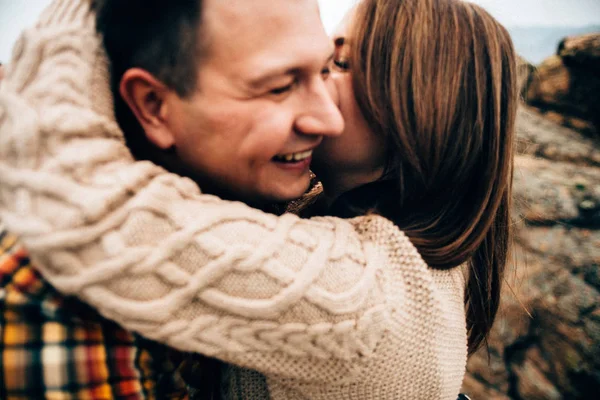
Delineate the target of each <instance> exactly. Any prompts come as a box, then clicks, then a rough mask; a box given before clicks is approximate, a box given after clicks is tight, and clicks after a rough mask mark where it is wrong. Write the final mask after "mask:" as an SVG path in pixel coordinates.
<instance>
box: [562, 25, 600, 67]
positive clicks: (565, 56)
mask: <svg viewBox="0 0 600 400" xmlns="http://www.w3.org/2000/svg"><path fill="white" fill-rule="evenodd" d="M557 54H558V55H559V56H560V58H562V60H563V62H564V63H565V65H567V66H569V67H580V68H586V69H589V70H590V71H591V72H592V73H595V74H597V75H598V74H600V34H597V33H596V34H593V33H592V34H588V35H581V36H576V37H568V38H565V39H563V40H562V41H561V42H560V44H559V45H558V51H557Z"/></svg>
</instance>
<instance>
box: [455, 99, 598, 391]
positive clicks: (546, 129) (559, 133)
mask: <svg viewBox="0 0 600 400" xmlns="http://www.w3.org/2000/svg"><path fill="white" fill-rule="evenodd" d="M517 134H518V155H517V157H516V162H515V174H514V194H515V202H514V210H513V211H514V215H515V225H514V251H513V254H512V258H511V260H512V261H511V263H510V266H509V270H508V271H507V274H506V283H505V285H504V288H503V294H502V301H501V306H500V311H499V313H498V316H497V318H496V322H495V324H494V327H493V329H492V332H491V334H490V337H489V340H488V343H489V353H488V352H486V350H485V349H482V350H480V351H479V352H478V353H476V354H475V355H473V356H472V357H471V358H470V359H469V363H468V366H467V375H466V376H465V380H464V383H463V392H464V393H466V394H468V395H469V396H471V397H472V398H473V399H474V400H482V399H484V400H487V399H492V400H500V399H502V400H526V399H527V400H528V399H544V400H546V399H557V400H559V399H576V400H579V399H596V398H598V395H599V393H600V148H599V147H600V146H599V145H598V142H597V141H595V140H594V139H592V138H586V137H584V136H582V135H581V134H579V133H577V132H574V131H572V130H570V129H567V128H565V127H562V126H559V125H557V124H556V123H554V122H552V121H550V120H548V119H546V118H544V117H543V116H541V115H540V114H538V113H537V112H536V111H535V110H532V109H531V108H530V107H527V106H524V107H522V108H521V110H519V114H518V118H517Z"/></svg>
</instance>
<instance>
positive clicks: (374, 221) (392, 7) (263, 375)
mask: <svg viewBox="0 0 600 400" xmlns="http://www.w3.org/2000/svg"><path fill="white" fill-rule="evenodd" d="M341 42H342V41H341V40H338V45H339V50H340V51H339V52H338V56H337V57H336V59H335V62H334V64H335V66H334V68H336V69H337V70H336V71H335V72H334V74H333V77H334V79H335V80H336V84H337V88H338V92H339V93H338V95H339V102H340V108H341V110H342V113H343V114H344V117H345V118H346V122H347V126H348V128H347V130H346V132H345V134H344V135H342V136H341V137H340V138H339V139H335V140H330V141H327V142H326V143H324V144H323V148H322V149H321V150H320V154H321V156H320V157H319V156H318V155H316V164H315V170H316V172H317V174H318V176H319V178H320V179H321V180H322V182H323V187H324V197H323V198H322V199H320V201H319V204H320V205H322V204H324V207H325V209H326V211H325V212H324V214H333V215H336V216H338V217H343V218H348V217H356V218H352V219H343V218H333V217H325V218H314V219H300V218H298V217H296V216H294V215H290V214H287V215H284V216H281V217H276V216H273V215H269V214H265V213H262V212H260V211H258V210H254V209H251V208H249V207H246V206H244V205H242V204H239V203H228V202H224V201H220V200H218V199H215V198H214V197H210V196H203V195H202V194H200V193H199V191H198V189H197V188H196V187H195V185H193V184H191V182H190V181H189V180H183V179H180V178H178V177H176V176H173V175H170V174H165V173H163V172H161V171H159V170H156V169H152V168H149V167H148V166H147V164H139V163H135V162H133V161H131V160H129V159H128V158H127V156H126V155H123V156H122V157H121V158H118V159H117V160H116V161H115V160H114V158H115V157H114V156H112V158H111V157H108V158H106V159H103V158H102V157H101V154H100V151H101V148H103V147H102V146H100V144H102V143H109V142H110V144H111V146H115V143H117V144H116V145H117V146H118V145H120V146H121V149H122V146H123V145H122V143H120V142H119V140H120V138H118V137H117V138H115V137H114V136H113V135H112V134H111V133H110V132H112V131H111V129H112V128H111V126H110V124H105V123H104V122H102V121H103V120H102V119H100V118H99V117H97V118H96V117H94V118H91V120H90V121H91V122H89V126H87V127H86V134H85V135H79V136H76V135H72V132H73V131H71V130H69V129H67V128H65V130H64V131H61V130H60V129H61V128H60V127H61V126H62V125H60V124H58V126H57V127H54V128H55V129H56V130H57V131H58V132H59V133H63V134H64V135H65V136H64V137H68V135H71V136H73V137H74V139H73V140H76V141H79V142H78V143H80V144H81V143H85V142H86V141H87V146H88V147H89V148H91V146H92V145H94V146H95V147H94V150H95V151H98V153H94V157H93V160H92V161H90V164H89V165H87V166H86V168H88V167H89V169H86V168H83V169H80V170H78V171H73V176H72V177H70V178H69V177H67V178H64V177H62V178H61V179H67V180H66V181H65V180H61V182H62V183H65V182H67V181H68V182H69V183H68V185H67V184H66V183H65V186H63V188H70V190H73V191H74V192H75V193H76V194H77V196H74V197H75V198H76V199H87V201H77V204H76V207H74V203H73V202H70V200H69V201H67V200H66V199H65V198H64V196H62V197H61V195H60V193H59V192H53V190H54V188H53V187H50V186H51V185H47V184H46V185H43V184H42V183H40V181H39V180H38V181H37V182H38V183H36V184H33V183H31V182H29V186H27V185H26V184H25V183H23V182H19V185H21V186H19V187H20V188H23V187H26V188H28V189H26V190H30V193H34V195H39V196H40V197H36V204H38V203H37V202H38V201H39V202H40V203H39V204H49V203H42V202H43V201H52V202H54V203H53V207H54V208H53V209H56V208H55V207H56V203H59V205H60V206H61V207H64V210H65V216H66V217H67V218H65V219H64V220H63V219H61V222H60V223H59V225H60V226H61V227H60V228H57V229H56V231H57V232H49V231H48V230H47V229H44V228H42V229H40V228H39V227H40V225H42V223H43V222H47V221H48V220H50V221H56V219H49V218H51V217H49V216H48V215H46V214H45V213H47V212H48V211H45V208H44V207H43V206H37V207H32V208H31V210H30V212H32V213H36V216H39V217H40V218H39V219H38V220H36V221H37V222H39V223H40V225H34V224H31V225H28V227H27V228H28V229H30V231H31V232H38V233H40V234H37V235H31V236H29V237H28V238H27V242H26V244H27V245H28V247H29V248H30V249H31V250H32V251H35V254H36V256H37V257H38V259H39V260H40V261H41V264H42V265H43V266H44V269H43V271H44V273H45V276H46V277H47V278H48V279H49V280H50V281H51V282H52V283H53V285H54V286H56V287H57V288H58V289H59V290H61V291H62V292H65V293H69V294H74V295H77V296H79V297H81V298H83V299H84V300H86V301H87V302H89V303H90V304H92V305H93V306H94V307H97V308H98V310H100V311H101V312H102V313H103V314H104V315H105V316H107V317H109V318H111V319H114V320H115V321H117V322H119V323H120V324H121V325H123V326H124V327H126V328H128V329H130V330H134V331H136V332H139V333H141V334H142V335H144V336H147V337H149V338H151V339H154V340H157V341H161V342H164V343H167V344H169V345H170V346H173V347H176V348H178V349H181V350H186V351H193V352H198V353H201V354H204V355H208V356H212V357H215V358H218V359H220V360H223V361H225V362H228V363H231V364H232V365H236V366H237V367H231V368H228V369H227V371H226V373H225V374H224V382H225V383H226V384H227V385H225V387H226V390H225V394H226V396H227V397H232V398H234V397H235V398H249V399H255V398H267V397H270V398H272V399H300V398H309V399H345V398H359V399H370V398H373V399H398V398H422V399H452V400H454V399H455V398H456V396H457V394H458V392H459V389H460V386H461V383H462V378H463V374H464V370H465V363H466V356H467V334H468V351H469V352H473V351H474V350H475V349H476V348H477V347H478V346H479V344H480V343H481V342H482V341H483V340H484V339H485V337H486V336H487V334H488V332H489V329H490V327H491V324H492V322H493V319H494V316H495V313H496V310H497V306H498V297H499V290H500V282H501V279H502V272H503V270H504V266H505V263H506V255H507V251H508V237H509V226H510V221H509V216H508V211H509V207H510V195H511V175H512V151H513V150H512V148H513V135H514V130H513V127H514V119H515V110H516V103H517V95H516V80H515V56H514V51H513V48H512V44H511V41H510V38H509V36H508V34H507V32H506V31H505V30H504V29H503V28H502V27H501V26H500V25H499V24H498V23H497V22H496V21H495V20H494V19H493V18H491V17H490V16H489V15H488V14H487V13H486V12H485V11H483V10H482V9H480V8H479V7H477V6H475V5H471V4H468V3H463V2H460V1H456V0H363V2H362V3H361V4H360V5H359V7H358V8H357V10H356V12H355V14H354V15H353V17H352V19H351V22H350V24H349V26H348V30H347V33H346V35H345V38H344V45H342V43H341ZM90 112H91V113H92V115H93V110H90ZM58 122H60V121H58ZM78 129H81V126H79V127H78ZM40 132H41V131H40ZM33 136H34V137H35V134H34V135H33ZM39 139H40V140H41V138H39ZM357 144H359V145H358V146H357ZM106 147H107V148H109V149H110V150H113V149H114V148H115V147H110V146H106ZM111 154H114V153H111ZM119 154H126V152H121V153H119ZM107 159H108V160H109V161H107V163H108V164H107V163H105V160H107ZM112 162H114V163H113V164H111V163H112ZM90 171H91V172H90ZM87 173H91V175H90V176H88V177H87V178H85V179H81V176H80V175H79V174H87ZM95 173H97V174H95ZM111 174H112V175H113V178H115V179H112V181H108V182H110V184H107V183H106V182H107V180H106V179H108V178H110V177H111ZM131 176H135V178H136V179H134V181H135V182H136V184H135V185H132V184H127V183H123V182H124V181H125V179H126V178H130V177H131ZM23 177H24V178H23V179H24V181H27V179H28V177H29V175H23ZM30 178H31V177H30ZM100 178H102V180H100ZM31 179H33V178H31ZM45 179H50V178H47V177H45ZM15 181H17V180H16V178H15ZM129 182H132V181H129ZM36 185H37V186H36ZM42 186H43V189H36V188H40V187H42ZM36 190H38V191H37V192H36ZM47 193H52V196H51V199H50V200H48V199H47V198H43V196H44V195H46V194H47ZM16 198H17V200H16V201H17V202H18V196H16ZM28 198H29V199H30V197H28ZM15 204H16V203H15ZM18 204H20V205H19V207H26V206H27V205H28V204H29V203H28V200H27V201H21V202H19V203H18ZM106 204H111V205H115V204H116V205H118V208H117V209H116V211H114V212H113V211H111V212H108V210H107V209H106V208H104V207H105V205H106ZM97 206H100V207H97ZM81 210H84V211H85V212H84V213H83V214H77V212H78V211H81ZM77 215H84V216H85V217H82V219H77V218H75V217H74V216H77ZM73 220H74V221H76V222H75V223H74V224H72V225H69V221H73ZM6 222H7V224H9V223H10V222H11V221H10V220H8V221H6ZM44 226H47V225H44ZM11 228H12V229H16V228H17V225H16V224H12V226H11ZM75 228H76V229H75ZM21 230H23V229H21ZM461 265H467V266H468V270H469V271H468V272H469V277H468V280H467V281H466V283H465V280H464V278H463V269H462V268H461ZM465 293H466V297H465ZM465 304H466V315H465V308H464V306H465ZM236 396H237V397H236Z"/></svg>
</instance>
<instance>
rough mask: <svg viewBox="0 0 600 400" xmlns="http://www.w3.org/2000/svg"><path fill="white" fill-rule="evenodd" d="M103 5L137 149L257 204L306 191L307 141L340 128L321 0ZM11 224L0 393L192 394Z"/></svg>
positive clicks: (5, 250) (165, 360) (121, 112)
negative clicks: (30, 252) (79, 296)
mask: <svg viewBox="0 0 600 400" xmlns="http://www.w3.org/2000/svg"><path fill="white" fill-rule="evenodd" d="M63 3H64V4H68V3H74V2H72V1H62V2H59V3H58V4H59V6H60V5H61V4H63ZM57 7H58V6H57ZM94 7H95V8H96V10H97V13H98V31H99V32H100V33H101V34H102V35H103V37H104V43H105V46H106V49H107V53H108V55H109V59H110V62H111V67H112V87H113V94H114V98H115V111H116V113H117V118H118V121H119V123H120V125H121V127H122V128H123V130H124V132H125V135H126V138H127V141H128V144H129V147H130V149H131V150H132V153H133V154H134V155H135V156H136V157H137V158H142V159H150V160H152V161H154V162H156V163H159V164H160V165H162V166H164V167H165V168H167V169H169V170H171V171H173V172H177V173H180V174H185V175H187V176H189V177H191V178H193V179H194V180H195V181H196V182H198V183H199V184H200V187H201V188H202V190H203V191H204V192H209V193H213V194H218V195H220V196H222V197H225V198H229V199H236V200H241V201H245V202H247V203H249V204H252V205H255V206H259V207H262V208H268V205H269V204H272V203H273V202H283V201H288V200H291V199H294V198H297V197H299V196H301V195H302V194H303V193H304V191H305V190H306V189H307V187H308V185H309V180H310V175H309V170H308V166H309V163H310V158H311V157H310V156H311V152H312V150H313V149H314V148H315V147H316V146H317V145H318V144H319V142H320V141H321V138H322V136H323V135H338V134H340V133H341V131H342V129H343V121H342V119H341V116H340V114H339V112H338V110H337V108H336V107H335V104H334V102H333V101H332V99H331V98H330V97H329V94H328V91H327V83H326V78H327V74H328V72H327V64H328V62H329V59H330V57H331V53H332V48H331V44H330V42H329V39H328V38H327V36H326V34H325V32H324V30H323V28H322V25H321V22H320V20H319V14H318V8H317V4H316V2H315V1H312V0H311V1H304V0H303V1H289V2H288V1H281V2H272V1H271V0H254V1H252V2H248V1H246V0H230V1H222V0H204V1H201V0H185V1H184V0H177V1H170V2H169V4H168V5H166V4H165V3H164V2H162V1H157V0H153V1H148V0H144V1H141V0H129V1H126V2H124V1H119V0H103V1H101V0H98V1H96V2H95V4H94ZM2 235H3V236H2V238H3V242H2V244H3V245H2V248H1V249H0V250H2V251H1V253H2V254H0V257H2V260H3V264H2V275H0V276H1V277H2V288H3V289H4V291H3V293H4V295H5V297H4V298H3V299H2V307H3V315H4V318H3V320H2V325H1V328H2V331H3V332H5V333H4V335H3V346H2V349H3V350H2V352H3V354H2V360H3V363H2V368H3V371H2V372H3V374H2V377H3V379H4V382H2V384H3V385H2V386H3V387H2V389H0V390H1V391H0V398H3V399H12V398H32V399H33V398H43V397H44V396H52V395H54V396H63V397H65V396H66V397H68V396H73V397H76V398H91V399H96V398H131V399H138V398H155V397H156V398H181V397H184V396H186V395H187V394H186V393H185V388H184V387H183V386H182V382H181V377H180V375H179V372H180V371H179V370H178V369H177V361H178V360H179V359H180V358H181V357H180V355H178V354H174V355H173V354H171V353H170V352H169V350H168V349H165V348H163V347H161V346H158V345H156V344H154V343H152V342H148V341H144V340H142V339H140V338H138V337H136V336H135V335H132V334H130V333H128V332H126V331H124V330H122V329H120V328H119V327H118V326H116V325H115V324H113V323H111V322H110V321H108V320H106V319H104V318H102V317H100V316H98V315H96V314H95V312H93V311H92V310H89V309H87V308H86V307H85V306H83V305H82V304H80V303H78V302H77V301H74V300H72V299H69V300H68V301H65V300H66V299H65V298H64V297H62V296H61V295H60V294H58V293H57V292H56V291H55V290H54V289H53V288H52V287H51V286H50V285H48V284H47V283H46V282H44V280H43V278H42V277H41V276H40V275H39V274H38V273H37V272H36V271H35V269H34V268H33V267H32V266H31V265H30V262H29V259H28V257H27V254H26V252H25V250H24V249H23V248H22V247H21V246H19V244H18V243H17V242H16V239H15V238H14V237H12V236H11V235H9V234H8V233H6V232H4V233H3V234H2ZM69 305H70V306H69ZM32 310H34V311H35V313H34V314H32ZM48 310H51V312H48ZM32 315H38V317H31V316H32ZM9 332H12V333H11V334H9ZM32 344H35V346H33V345H32ZM192 370H193V369H192ZM53 371H54V372H53ZM200 384H202V382H200Z"/></svg>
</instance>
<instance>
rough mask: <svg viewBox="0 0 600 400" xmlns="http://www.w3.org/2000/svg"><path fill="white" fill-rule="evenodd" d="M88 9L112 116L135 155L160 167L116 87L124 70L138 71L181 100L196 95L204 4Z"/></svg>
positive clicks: (146, 0)
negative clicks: (104, 65) (106, 73)
mask: <svg viewBox="0 0 600 400" xmlns="http://www.w3.org/2000/svg"><path fill="white" fill-rule="evenodd" d="M91 7H92V9H93V10H94V11H95V12H96V30H97V31H98V33H99V34H100V35H101V36H102V41H103V44H104V48H105V50H106V54H107V56H108V60H109V64H110V77H111V89H112V93H113V97H114V102H115V114H116V118H117V122H118V123H119V125H120V126H121V128H122V129H123V132H124V135H125V139H126V141H127V145H128V146H129V149H130V150H131V152H132V153H133V155H134V157H136V158H138V159H147V160H151V161H154V162H156V163H158V164H162V163H161V162H160V160H158V159H157V157H155V156H156V155H159V154H160V150H159V149H157V148H156V147H155V146H154V145H153V144H152V143H150V142H149V141H148V139H147V138H146V135H145V134H144V132H143V130H142V128H141V126H140V125H139V123H138V121H137V119H136V118H135V116H134V115H133V113H132V112H131V110H130V109H129V107H128V106H127V104H126V103H125V101H124V100H123V99H122V98H121V96H120V94H119V85H120V81H121V78H122V77H123V74H124V73H125V72H126V71H127V70H128V69H130V68H141V69H144V70H146V71H148V72H149V73H151V74H152V75H154V76H155V77H156V78H157V79H158V80H160V81H161V82H163V83H164V84H165V85H167V86H168V87H169V88H170V89H172V90H174V91H175V92H176V93H177V94H178V95H179V96H181V97H186V96H189V95H190V94H191V93H193V92H194V90H195V88H196V84H197V71H198V67H199V64H200V60H201V58H202V56H203V52H204V48H205V45H204V43H203V42H204V40H203V39H202V36H204V35H202V33H201V30H200V29H201V21H202V0H169V1H164V0H93V1H92V6H91ZM153 155H154V156H153ZM159 158H160V157H159ZM163 166H164V165H163Z"/></svg>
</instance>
